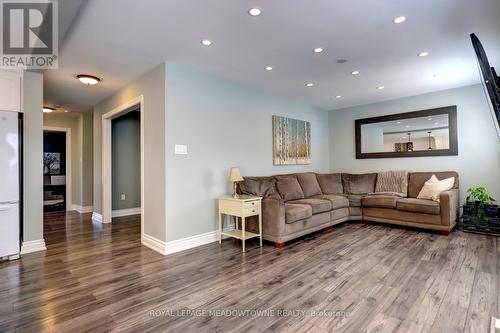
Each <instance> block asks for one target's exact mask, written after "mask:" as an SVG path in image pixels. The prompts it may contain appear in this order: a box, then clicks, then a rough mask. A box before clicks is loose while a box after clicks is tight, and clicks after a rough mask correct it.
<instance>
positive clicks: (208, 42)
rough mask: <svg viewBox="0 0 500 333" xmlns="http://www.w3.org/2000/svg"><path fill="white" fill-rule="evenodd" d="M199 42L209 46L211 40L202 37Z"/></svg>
mask: <svg viewBox="0 0 500 333" xmlns="http://www.w3.org/2000/svg"><path fill="white" fill-rule="evenodd" d="M200 43H201V45H203V46H211V45H212V44H213V43H212V41H211V40H208V39H202V40H201V42H200Z"/></svg>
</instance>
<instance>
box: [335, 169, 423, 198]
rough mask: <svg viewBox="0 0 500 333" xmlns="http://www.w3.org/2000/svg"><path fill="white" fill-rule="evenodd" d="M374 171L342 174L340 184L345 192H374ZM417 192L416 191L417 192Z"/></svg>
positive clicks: (375, 179)
mask: <svg viewBox="0 0 500 333" xmlns="http://www.w3.org/2000/svg"><path fill="white" fill-rule="evenodd" d="M376 181H377V174H376V173H364V174H358V175H356V174H351V173H343V174H342V186H343V187H344V193H345V194H366V193H372V192H375V182H376ZM417 194H418V193H417Z"/></svg>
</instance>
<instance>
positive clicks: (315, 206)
mask: <svg viewBox="0 0 500 333" xmlns="http://www.w3.org/2000/svg"><path fill="white" fill-rule="evenodd" d="M288 203H290V204H301V205H309V206H311V207H312V213H313V214H318V213H323V212H329V211H331V210H332V203H331V202H330V200H326V199H313V198H307V199H300V200H293V201H289V202H288Z"/></svg>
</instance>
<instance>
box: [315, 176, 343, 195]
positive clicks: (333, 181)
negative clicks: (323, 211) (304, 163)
mask: <svg viewBox="0 0 500 333" xmlns="http://www.w3.org/2000/svg"><path fill="white" fill-rule="evenodd" d="M316 179H317V180H318V183H319V186H320V187H321V191H322V192H323V194H342V193H344V187H343V186H342V175H341V174H340V173H328V174H317V175H316Z"/></svg>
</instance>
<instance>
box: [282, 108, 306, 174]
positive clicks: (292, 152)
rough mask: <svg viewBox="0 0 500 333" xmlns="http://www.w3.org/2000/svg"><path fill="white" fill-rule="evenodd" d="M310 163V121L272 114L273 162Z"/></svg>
mask: <svg viewBox="0 0 500 333" xmlns="http://www.w3.org/2000/svg"><path fill="white" fill-rule="evenodd" d="M310 163H311V123H310V122H308V121H303V120H297V119H292V118H287V117H281V116H273V164H274V165H290V164H310Z"/></svg>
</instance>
